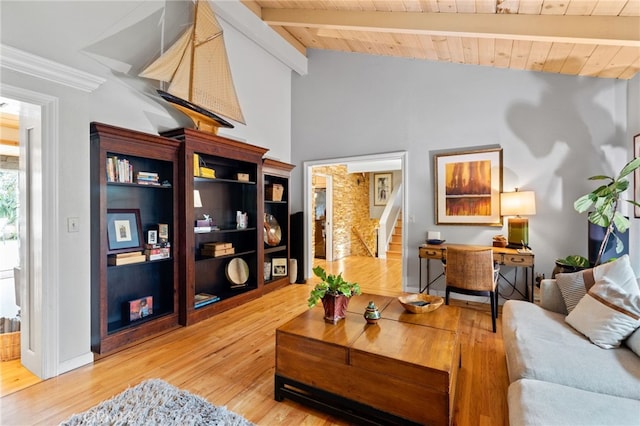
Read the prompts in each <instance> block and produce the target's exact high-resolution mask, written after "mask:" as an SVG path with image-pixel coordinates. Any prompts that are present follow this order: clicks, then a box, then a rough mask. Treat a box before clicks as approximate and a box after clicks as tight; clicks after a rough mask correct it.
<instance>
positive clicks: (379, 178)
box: [373, 173, 393, 206]
mask: <svg viewBox="0 0 640 426" xmlns="http://www.w3.org/2000/svg"><path fill="white" fill-rule="evenodd" d="M391 191H393V174H391V173H374V174H373V205H374V206H386V205H387V201H389V197H390V196H391Z"/></svg>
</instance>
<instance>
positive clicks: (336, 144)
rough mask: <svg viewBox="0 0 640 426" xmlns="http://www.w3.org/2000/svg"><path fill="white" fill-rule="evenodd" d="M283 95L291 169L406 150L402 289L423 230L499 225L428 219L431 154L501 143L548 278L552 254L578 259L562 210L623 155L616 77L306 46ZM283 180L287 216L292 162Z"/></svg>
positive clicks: (466, 230) (454, 233)
mask: <svg viewBox="0 0 640 426" xmlns="http://www.w3.org/2000/svg"><path fill="white" fill-rule="evenodd" d="M636 79H637V78H636ZM292 93H293V98H292V99H293V100H292V103H293V105H292V114H293V115H292V117H293V118H292V123H293V128H292V158H293V162H294V164H297V165H300V164H302V162H303V161H307V160H316V159H322V158H327V157H348V156H352V155H364V154H372V153H383V152H389V151H398V150H407V151H408V153H409V155H408V157H409V161H408V163H409V164H408V168H409V171H408V172H409V173H408V182H406V184H407V185H408V188H407V189H408V193H409V200H408V203H409V204H408V205H409V211H408V212H407V216H408V217H409V216H415V222H414V223H407V224H406V226H408V232H407V234H408V235H409V239H408V241H406V242H405V250H407V251H406V253H405V260H406V262H408V263H407V268H406V270H405V274H406V275H407V283H408V285H409V286H410V287H417V283H418V258H417V255H415V254H416V253H415V252H416V250H417V247H418V245H419V244H421V243H422V242H424V239H425V237H426V231H427V230H438V231H440V232H441V233H442V237H443V238H444V239H446V240H447V241H449V242H459V243H472V244H485V245H490V244H491V239H492V237H493V235H495V234H498V233H503V234H506V233H507V230H506V224H505V226H504V227H503V228H499V227H498V228H496V227H486V226H451V225H449V226H436V225H435V218H434V188H433V178H432V176H433V170H432V161H433V154H434V152H439V151H442V150H460V149H465V148H477V147H487V146H495V145H500V146H501V147H502V148H503V151H504V152H503V154H504V161H503V174H504V176H503V183H504V190H505V191H513V190H514V188H515V187H519V188H522V189H527V190H533V191H535V192H536V196H537V215H536V216H532V217H530V218H529V220H530V243H531V246H532V247H533V249H534V251H535V252H536V271H537V272H541V273H545V274H546V275H547V276H549V275H550V273H551V271H552V269H553V267H554V259H555V258H557V257H564V256H566V255H568V254H582V255H585V256H586V254H587V248H586V244H587V218H586V216H584V215H582V216H581V215H579V214H578V213H576V212H575V211H574V209H573V206H572V205H573V201H574V200H575V199H576V198H578V197H579V196H580V195H582V194H583V193H586V192H589V191H591V190H592V189H593V188H594V186H593V183H592V182H589V181H588V180H587V178H588V177H589V176H592V175H595V174H603V173H604V174H607V175H610V174H614V173H616V172H617V171H619V169H620V168H621V167H622V165H624V163H625V162H626V161H625V160H627V156H628V144H629V140H628V138H627V136H626V121H627V111H626V101H627V82H626V81H618V80H608V79H596V78H589V77H572V76H564V75H553V74H543V73H535V72H528V71H513V70H506V69H492V68H483V67H476V66H468V65H458V64H447V63H435V62H428V61H416V60H411V59H398V58H386V57H373V56H368V55H359V54H345V53H341V52H329V51H318V50H311V51H310V52H309V73H308V75H306V76H294V78H293V92H292ZM612 162H613V164H611V163H612ZM292 182H293V184H294V187H293V195H294V199H293V205H292V211H297V210H300V209H301V206H302V202H301V200H302V191H303V189H302V183H301V182H302V174H301V168H300V167H298V168H296V169H295V170H294V178H293V179H292ZM632 251H634V252H637V249H636V248H635V247H632ZM634 256H636V257H635V258H636V259H637V254H634Z"/></svg>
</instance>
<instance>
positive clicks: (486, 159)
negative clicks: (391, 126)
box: [434, 148, 502, 226]
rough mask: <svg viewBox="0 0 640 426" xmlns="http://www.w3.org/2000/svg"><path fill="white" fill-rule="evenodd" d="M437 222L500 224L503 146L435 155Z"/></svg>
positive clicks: (450, 223) (451, 223)
mask: <svg viewBox="0 0 640 426" xmlns="http://www.w3.org/2000/svg"><path fill="white" fill-rule="evenodd" d="M434 185H435V187H434V194H435V210H436V211H435V216H436V224H449V225H489V226H501V225H502V216H501V215H500V193H501V192H502V148H493V149H483V150H470V151H461V152H450V153H444V154H436V155H434Z"/></svg>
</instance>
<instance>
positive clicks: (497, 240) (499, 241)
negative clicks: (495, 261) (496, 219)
mask: <svg viewBox="0 0 640 426" xmlns="http://www.w3.org/2000/svg"><path fill="white" fill-rule="evenodd" d="M507 244H508V243H507V238H506V237H505V236H504V235H496V236H495V237H493V246H494V247H503V248H504V247H506V246H507Z"/></svg>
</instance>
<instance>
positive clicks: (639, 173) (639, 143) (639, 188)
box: [633, 133, 640, 217]
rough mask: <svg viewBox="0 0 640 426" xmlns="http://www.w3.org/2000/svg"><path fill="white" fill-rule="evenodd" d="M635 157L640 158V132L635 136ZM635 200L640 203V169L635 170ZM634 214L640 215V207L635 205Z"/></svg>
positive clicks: (635, 215)
mask: <svg viewBox="0 0 640 426" xmlns="http://www.w3.org/2000/svg"><path fill="white" fill-rule="evenodd" d="M633 158H640V133H638V134H637V135H635V136H634V137H633ZM633 181H634V186H633V201H635V202H636V203H640V169H635V170H634V171H633ZM633 212H634V214H633V216H634V217H640V207H638V206H634V207H633Z"/></svg>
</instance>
